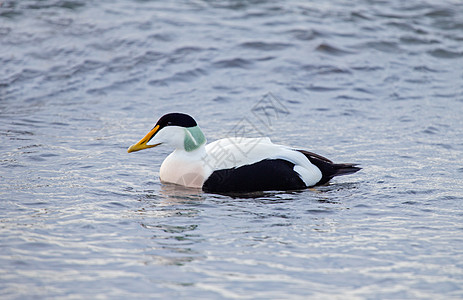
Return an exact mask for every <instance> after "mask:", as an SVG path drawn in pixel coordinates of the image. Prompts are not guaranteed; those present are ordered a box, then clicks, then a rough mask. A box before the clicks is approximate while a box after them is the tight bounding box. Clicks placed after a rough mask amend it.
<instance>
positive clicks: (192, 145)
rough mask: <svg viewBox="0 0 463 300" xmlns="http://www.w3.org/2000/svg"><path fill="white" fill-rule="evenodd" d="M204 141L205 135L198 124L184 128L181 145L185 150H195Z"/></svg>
mask: <svg viewBox="0 0 463 300" xmlns="http://www.w3.org/2000/svg"><path fill="white" fill-rule="evenodd" d="M205 143H206V137H205V136H204V133H203V132H202V131H201V128H199V126H195V127H188V128H185V139H184V140H183V145H184V147H185V150H186V151H188V152H190V151H193V150H196V149H198V148H199V147H200V146H201V145H203V144H205Z"/></svg>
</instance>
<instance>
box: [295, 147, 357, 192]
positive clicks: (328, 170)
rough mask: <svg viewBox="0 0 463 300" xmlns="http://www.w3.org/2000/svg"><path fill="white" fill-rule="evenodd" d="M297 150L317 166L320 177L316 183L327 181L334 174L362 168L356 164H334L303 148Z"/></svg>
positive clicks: (349, 172) (345, 173)
mask: <svg viewBox="0 0 463 300" xmlns="http://www.w3.org/2000/svg"><path fill="white" fill-rule="evenodd" d="M297 151H299V152H301V153H302V154H304V155H305V156H306V157H307V158H308V159H309V160H310V162H311V163H312V164H314V165H315V166H317V168H319V169H320V171H321V172H322V179H320V181H319V182H318V183H317V185H320V184H325V183H327V182H328V181H330V180H331V178H333V177H334V176H341V175H348V174H353V173H355V172H357V171H360V170H361V169H362V168H360V167H357V165H356V164H335V163H333V162H332V161H331V160H329V159H328V158H326V157H323V156H321V155H318V154H315V153H312V152H309V151H305V150H297Z"/></svg>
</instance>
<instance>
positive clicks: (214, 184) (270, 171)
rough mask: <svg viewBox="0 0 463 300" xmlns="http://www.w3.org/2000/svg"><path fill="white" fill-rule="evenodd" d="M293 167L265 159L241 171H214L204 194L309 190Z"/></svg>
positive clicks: (204, 185)
mask: <svg viewBox="0 0 463 300" xmlns="http://www.w3.org/2000/svg"><path fill="white" fill-rule="evenodd" d="M293 168H294V164H293V163H291V162H289V161H286V160H283V159H266V160H262V161H260V162H257V163H254V164H251V165H245V166H241V167H238V168H231V169H223V170H218V171H215V172H213V173H212V174H211V176H209V178H208V179H207V180H206V181H205V182H204V184H203V190H204V191H205V192H212V193H244V192H257V191H285V190H299V189H303V188H306V187H307V186H306V185H305V183H304V182H303V181H302V179H301V177H300V176H299V174H298V173H296V172H295V171H294V169H293Z"/></svg>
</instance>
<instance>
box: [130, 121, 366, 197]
mask: <svg viewBox="0 0 463 300" xmlns="http://www.w3.org/2000/svg"><path fill="white" fill-rule="evenodd" d="M164 144H165V145H167V146H170V147H173V148H174V149H175V150H174V152H172V153H171V154H170V155H169V156H167V158H166V159H165V160H164V162H163V163H162V165H161V169H160V172H159V175H160V179H161V181H162V182H167V183H175V184H180V185H183V186H187V187H192V188H201V189H202V190H203V191H205V192H212V193H240V192H256V191H269V190H299V189H304V188H307V187H311V186H315V185H321V184H325V183H327V182H328V181H329V180H330V179H331V178H333V177H334V176H339V175H347V174H352V173H355V172H357V171H359V170H360V169H361V168H359V167H357V165H356V164H335V163H333V162H332V161H331V160H329V159H327V158H325V157H323V156H320V155H318V154H315V153H312V152H309V151H306V150H300V149H294V148H291V147H287V146H282V145H277V144H274V143H272V142H271V141H270V139H269V138H266V137H265V138H239V137H238V138H237V137H229V138H225V139H220V140H217V141H215V142H212V143H210V144H208V145H206V137H205V136H204V134H203V132H202V131H201V129H200V128H199V126H198V124H197V123H196V121H195V120H194V119H193V118H192V117H191V116H189V115H187V114H183V113H169V114H166V115H164V116H162V117H161V118H160V119H159V121H158V122H157V123H156V125H155V126H154V127H153V129H151V131H150V132H148V134H147V135H146V136H145V137H144V138H142V139H141V140H140V141H139V142H138V143H136V144H134V145H132V146H130V147H129V149H128V150H127V152H129V153H130V152H135V151H139V150H143V149H148V148H153V147H157V146H159V145H164Z"/></svg>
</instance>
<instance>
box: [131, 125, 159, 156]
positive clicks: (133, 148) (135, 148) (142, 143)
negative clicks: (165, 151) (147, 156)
mask: <svg viewBox="0 0 463 300" xmlns="http://www.w3.org/2000/svg"><path fill="white" fill-rule="evenodd" d="M158 130H159V125H156V126H154V128H153V129H151V131H150V132H148V134H147V135H145V137H144V138H142V139H141V140H140V141H139V142H138V143H136V144H134V145H132V146H130V147H129V149H127V152H128V153H130V152H135V151H140V150H143V149H148V148H153V147H156V146H159V145H160V144H161V143H159V144H154V145H147V144H146V143H148V142H149V141H150V140H151V139H152V138H153V136H154V135H155V134H156V132H157V131H158Z"/></svg>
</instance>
